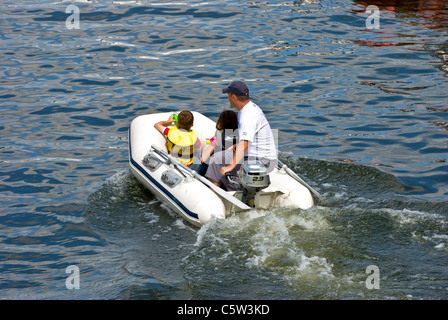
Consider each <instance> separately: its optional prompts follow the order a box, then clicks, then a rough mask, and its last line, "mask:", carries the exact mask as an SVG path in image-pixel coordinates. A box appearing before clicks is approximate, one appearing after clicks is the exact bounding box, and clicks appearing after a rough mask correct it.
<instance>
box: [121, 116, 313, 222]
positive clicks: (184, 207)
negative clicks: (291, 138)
mask: <svg viewBox="0 0 448 320" xmlns="http://www.w3.org/2000/svg"><path fill="white" fill-rule="evenodd" d="M171 114H172V113H156V114H148V115H142V116H139V117H137V118H135V119H134V120H133V121H132V122H131V125H130V128H129V163H130V167H131V172H132V174H133V175H134V176H135V177H136V178H137V180H139V181H140V182H141V183H142V184H143V185H144V186H145V187H146V188H148V189H149V190H150V191H151V192H152V193H153V194H154V195H155V196H156V197H157V198H158V199H160V200H161V201H163V202H164V203H166V204H167V205H168V206H169V207H170V208H171V209H172V210H174V211H175V212H176V213H178V214H179V215H180V216H181V217H183V218H184V219H186V220H187V221H189V222H190V223H192V224H193V225H196V226H201V225H203V224H204V223H206V222H208V221H210V220H211V219H212V218H213V217H215V218H222V219H225V218H227V217H229V216H230V215H232V214H235V213H238V212H241V211H244V210H251V209H254V208H255V209H269V208H272V207H277V206H280V207H291V208H300V209H308V208H310V207H312V206H313V205H314V200H313V196H312V194H311V193H313V194H314V195H316V196H317V197H319V198H320V195H319V194H318V193H317V192H316V191H315V190H314V189H312V188H311V187H309V186H308V185H307V184H306V183H305V182H304V181H303V180H302V179H301V178H300V177H299V176H297V175H296V174H295V173H294V172H293V171H292V170H290V169H289V168H288V167H287V166H286V165H284V164H282V163H281V162H280V161H279V165H278V166H277V167H276V169H275V170H274V171H271V172H270V173H267V172H266V170H265V168H264V166H262V165H261V166H258V164H257V163H252V164H247V163H245V164H244V165H243V166H242V168H243V169H242V170H240V178H241V180H240V182H241V188H240V190H238V191H224V190H223V189H221V188H219V187H216V186H215V185H214V184H212V183H210V182H209V181H208V180H207V179H206V178H205V177H202V176H200V175H199V174H197V173H196V172H195V171H193V170H191V169H190V168H188V167H186V166H185V165H183V164H182V163H180V162H179V161H178V160H177V159H175V158H174V157H172V156H170V155H169V154H168V153H167V149H166V139H165V137H164V136H163V135H161V134H160V133H159V132H158V131H157V130H156V129H155V128H154V124H155V123H156V122H158V121H162V120H166V119H168V118H169V116H170V115H171ZM193 115H194V126H193V129H194V130H195V131H196V133H197V134H198V139H200V140H201V145H202V148H203V149H205V148H206V147H207V146H208V145H207V143H206V139H209V138H211V137H213V136H214V134H215V131H216V127H215V126H216V123H215V122H214V121H213V120H211V119H209V118H207V117H206V116H204V115H202V114H200V113H198V112H193ZM263 170H264V171H263Z"/></svg>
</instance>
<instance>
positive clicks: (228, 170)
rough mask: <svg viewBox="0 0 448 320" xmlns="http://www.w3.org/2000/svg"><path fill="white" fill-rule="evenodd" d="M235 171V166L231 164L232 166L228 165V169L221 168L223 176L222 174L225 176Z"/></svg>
mask: <svg viewBox="0 0 448 320" xmlns="http://www.w3.org/2000/svg"><path fill="white" fill-rule="evenodd" d="M233 169H235V166H234V165H232V164H231V165H228V166H227V167H222V168H221V174H222V175H223V176H225V175H226V173H228V172H230V171H232V170H233Z"/></svg>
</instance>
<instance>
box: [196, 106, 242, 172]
mask: <svg viewBox="0 0 448 320" xmlns="http://www.w3.org/2000/svg"><path fill="white" fill-rule="evenodd" d="M237 143H238V116H237V115H236V113H235V112H234V111H232V110H226V111H223V112H221V114H220V115H219V118H218V121H216V133H215V136H214V137H213V138H211V139H210V146H209V147H208V148H207V149H205V150H204V152H203V153H202V156H201V162H202V163H203V164H206V163H207V161H208V159H209V158H210V156H211V155H212V154H213V153H214V152H215V151H216V152H218V151H223V150H226V149H229V148H232V147H234V146H235V145H236V144H237Z"/></svg>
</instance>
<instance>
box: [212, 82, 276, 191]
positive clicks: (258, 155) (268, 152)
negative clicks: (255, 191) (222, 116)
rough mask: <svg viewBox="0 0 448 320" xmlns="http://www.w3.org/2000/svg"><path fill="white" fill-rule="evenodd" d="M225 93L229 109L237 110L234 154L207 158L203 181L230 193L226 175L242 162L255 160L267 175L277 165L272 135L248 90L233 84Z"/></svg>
mask: <svg viewBox="0 0 448 320" xmlns="http://www.w3.org/2000/svg"><path fill="white" fill-rule="evenodd" d="M222 93H227V97H228V99H229V103H230V105H231V106H232V107H233V108H235V109H237V110H238V132H239V142H238V144H237V145H236V150H235V152H233V151H229V150H225V151H222V152H218V153H216V154H214V155H213V156H212V158H210V162H209V167H208V169H207V173H206V175H205V176H206V177H207V178H208V179H209V180H210V181H211V182H213V183H214V184H216V185H217V186H220V184H221V183H222V184H223V185H224V188H225V189H227V190H230V189H232V186H231V184H230V183H229V182H228V181H227V178H226V177H225V174H226V173H232V174H234V173H236V172H237V171H238V169H239V167H240V166H241V164H242V163H243V161H244V160H248V161H250V160H253V159H257V160H259V161H261V162H262V163H263V164H264V165H265V166H266V168H267V169H268V171H272V170H273V169H274V168H275V165H276V163H277V148H276V146H275V140H274V135H273V133H272V130H271V127H270V125H269V123H268V121H267V119H266V117H265V115H264V113H263V111H262V110H261V109H260V107H258V106H257V105H256V104H255V103H253V102H252V101H251V100H250V99H249V89H248V88H247V86H246V84H245V83H244V82H243V81H233V82H232V83H231V84H230V85H229V86H228V87H226V88H224V89H222Z"/></svg>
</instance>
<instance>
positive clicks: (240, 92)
mask: <svg viewBox="0 0 448 320" xmlns="http://www.w3.org/2000/svg"><path fill="white" fill-rule="evenodd" d="M229 92H230V93H233V94H236V95H237V96H247V97H248V96H249V89H248V88H247V86H246V84H245V83H244V82H243V81H239V80H235V81H232V83H231V84H230V85H229V86H228V87H225V88H224V89H222V93H229Z"/></svg>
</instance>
